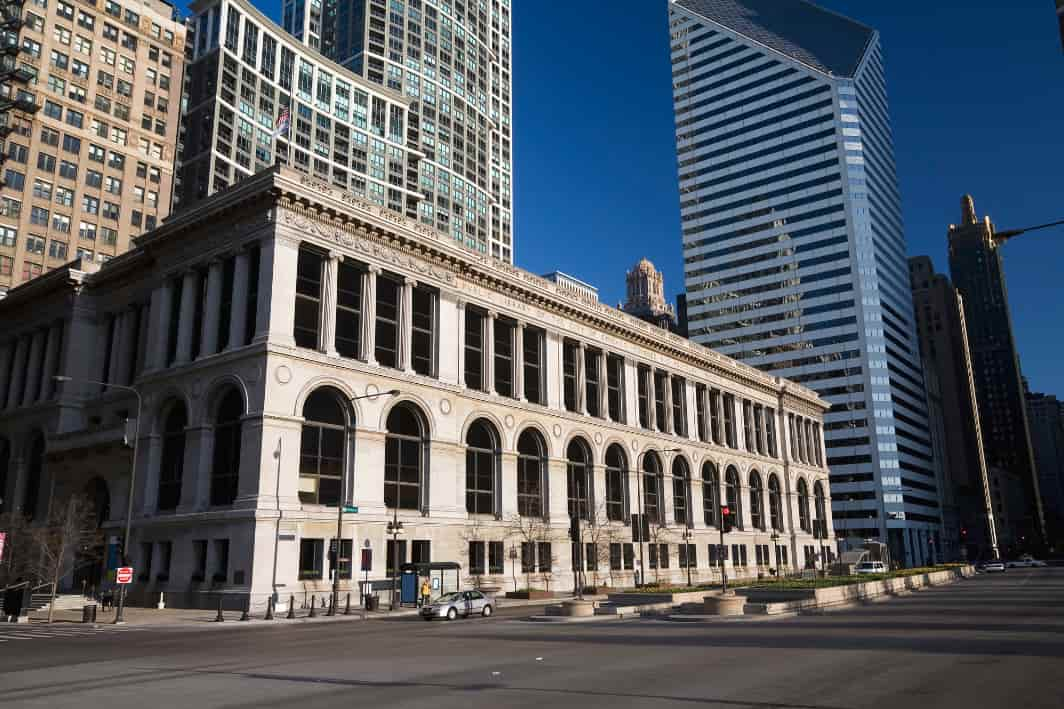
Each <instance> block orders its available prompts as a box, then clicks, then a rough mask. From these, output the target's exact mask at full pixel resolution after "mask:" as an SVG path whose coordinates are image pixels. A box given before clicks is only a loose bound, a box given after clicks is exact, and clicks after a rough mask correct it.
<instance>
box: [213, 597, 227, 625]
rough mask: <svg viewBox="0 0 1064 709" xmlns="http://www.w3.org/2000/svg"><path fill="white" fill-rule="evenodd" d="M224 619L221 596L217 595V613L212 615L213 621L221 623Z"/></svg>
mask: <svg viewBox="0 0 1064 709" xmlns="http://www.w3.org/2000/svg"><path fill="white" fill-rule="evenodd" d="M224 621H225V616H223V615H222V597H221V596H218V615H216V616H215V617H214V622H215V623H222V622H224Z"/></svg>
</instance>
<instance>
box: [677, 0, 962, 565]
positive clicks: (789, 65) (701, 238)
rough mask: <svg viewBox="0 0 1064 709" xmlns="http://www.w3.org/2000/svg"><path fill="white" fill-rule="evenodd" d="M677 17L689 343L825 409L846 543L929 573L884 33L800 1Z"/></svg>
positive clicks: (922, 426) (709, 4) (711, 3)
mask: <svg viewBox="0 0 1064 709" xmlns="http://www.w3.org/2000/svg"><path fill="white" fill-rule="evenodd" d="M669 19H670V31H671V46H672V68H673V100H674V109H675V114H676V143H677V156H678V164H679V182H680V203H681V215H682V228H683V246H684V275H685V285H686V292H687V307H688V320H689V327H690V336H691V338H692V339H694V340H695V341H697V342H700V343H702V344H704V345H707V346H709V347H712V348H714V349H716V350H718V351H720V352H722V353H725V354H728V355H730V356H732V357H735V358H738V359H741V360H743V361H745V362H746V363H748V364H751V365H753V366H756V367H758V368H760V369H762V370H765V371H768V372H772V373H773V374H776V375H779V376H781V377H786V378H788V379H792V380H794V381H797V382H801V383H803V384H806V385H807V386H810V387H811V388H813V389H815V390H816V391H817V392H819V393H820V395H821V396H822V397H824V398H825V399H826V400H827V401H829V402H830V403H831V404H832V410H831V412H830V413H829V414H828V415H827V417H826V421H825V424H826V425H825V444H826V447H827V451H828V463H829V465H830V468H831V492H832V498H833V502H832V506H833V516H834V520H835V532H836V534H838V535H840V536H843V537H846V538H847V539H850V540H853V539H854V538H861V539H868V538H871V539H877V540H879V541H882V542H886V543H888V544H889V545H890V548H891V552H892V554H893V556H894V558H896V559H898V560H899V561H904V562H906V563H909V564H914V563H924V562H926V561H928V560H930V558H931V557H932V556H936V553H935V552H934V546H935V544H936V543H940V539H939V529H940V523H941V517H940V511H939V493H938V489H937V483H936V462H935V460H934V456H933V453H932V443H931V440H930V433H929V426H928V417H927V398H926V393H925V389H924V381H923V374H922V372H921V368H920V351H919V345H918V341H917V339H916V333H915V331H914V328H913V316H912V296H911V293H910V290H909V279H908V265H907V258H906V245H905V237H904V233H903V229H902V221H901V203H900V202H901V201H900V196H899V193H898V185H897V176H896V172H895V166H894V147H893V142H892V140H893V139H892V135H891V128H890V118H889V111H888V107H887V106H888V104H887V95H886V89H885V77H884V69H883V56H882V53H881V50H880V44H879V35H878V33H877V32H876V31H875V30H873V29H871V28H869V27H866V26H864V25H862V24H860V23H858V22H856V21H854V20H851V19H848V18H846V17H843V16H841V15H838V14H835V13H833V12H830V11H828V10H825V9H823V8H820V7H818V6H816V5H813V4H811V3H808V2H804V1H803V0H672V2H670V5H669ZM844 546H845V544H844Z"/></svg>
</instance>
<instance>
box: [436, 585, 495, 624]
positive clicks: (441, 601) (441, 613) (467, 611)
mask: <svg viewBox="0 0 1064 709" xmlns="http://www.w3.org/2000/svg"><path fill="white" fill-rule="evenodd" d="M494 611H495V607H494V605H492V602H491V599H490V598H488V597H487V596H485V595H484V594H483V593H481V592H480V591H458V592H457V593H448V594H447V595H445V596H440V597H439V598H437V599H435V600H434V601H432V602H430V603H429V604H428V605H426V606H422V608H421V617H422V618H424V619H425V620H432V619H433V618H446V619H447V620H454V619H455V618H457V617H458V616H463V617H466V618H468V617H469V616H471V615H482V616H484V617H485V618H486V617H488V616H490V615H491V614H492V613H493V612H494Z"/></svg>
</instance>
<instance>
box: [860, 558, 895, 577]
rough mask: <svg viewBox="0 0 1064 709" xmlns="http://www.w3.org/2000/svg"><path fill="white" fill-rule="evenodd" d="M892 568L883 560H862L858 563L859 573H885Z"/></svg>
mask: <svg viewBox="0 0 1064 709" xmlns="http://www.w3.org/2000/svg"><path fill="white" fill-rule="evenodd" d="M888 571H890V569H888V568H887V565H886V563H884V562H882V561H862V562H861V563H859V564H858V565H857V573H858V574H885V573H887V572H888Z"/></svg>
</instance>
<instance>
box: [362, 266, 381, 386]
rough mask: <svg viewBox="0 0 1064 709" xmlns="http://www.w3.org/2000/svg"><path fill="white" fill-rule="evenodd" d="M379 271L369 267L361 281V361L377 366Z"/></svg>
mask: <svg viewBox="0 0 1064 709" xmlns="http://www.w3.org/2000/svg"><path fill="white" fill-rule="evenodd" d="M380 272H381V269H380V268H379V267H378V266H370V267H369V269H368V270H367V271H366V277H365V278H363V279H362V359H364V360H365V361H366V362H367V363H369V364H374V365H375V364H377V276H378V275H380Z"/></svg>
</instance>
